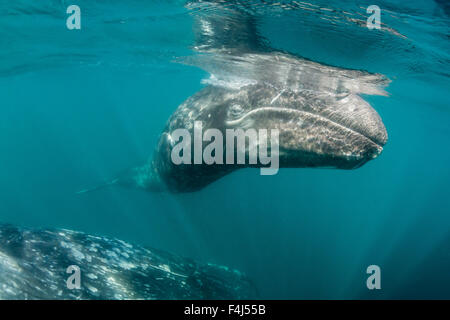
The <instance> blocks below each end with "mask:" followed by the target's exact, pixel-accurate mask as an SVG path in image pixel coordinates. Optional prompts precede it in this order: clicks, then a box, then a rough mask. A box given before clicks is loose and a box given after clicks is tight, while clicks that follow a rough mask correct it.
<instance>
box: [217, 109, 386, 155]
mask: <svg viewBox="0 0 450 320" xmlns="http://www.w3.org/2000/svg"><path fill="white" fill-rule="evenodd" d="M264 111H269V112H280V113H286V112H287V113H292V114H300V115H308V116H312V117H315V118H317V119H320V120H323V121H326V122H331V123H332V124H334V125H336V126H338V127H341V128H343V129H345V130H347V131H351V132H352V133H353V134H357V135H359V136H362V137H363V138H365V139H368V140H370V142H372V143H373V144H375V145H376V146H377V149H378V151H379V153H378V154H380V153H381V151H383V145H384V143H381V142H378V141H376V140H374V139H373V138H372V137H370V136H368V135H367V134H364V133H362V132H360V131H357V130H355V129H354V128H351V127H349V126H347V125H345V124H342V123H339V122H337V121H335V120H332V119H330V118H328V117H326V116H324V115H321V114H317V113H313V112H308V111H303V110H296V109H292V108H284V107H261V108H257V109H253V110H251V111H249V112H247V113H246V114H244V115H243V116H241V117H240V118H238V119H235V120H229V121H226V124H227V125H230V126H233V125H237V124H239V123H241V122H243V121H244V120H245V119H246V118H248V117H250V116H252V115H255V114H258V113H260V112H264Z"/></svg>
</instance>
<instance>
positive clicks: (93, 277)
mask: <svg viewBox="0 0 450 320" xmlns="http://www.w3.org/2000/svg"><path fill="white" fill-rule="evenodd" d="M86 277H88V278H89V279H92V280H95V279H97V278H98V277H97V276H96V275H95V274H93V273H88V274H86Z"/></svg>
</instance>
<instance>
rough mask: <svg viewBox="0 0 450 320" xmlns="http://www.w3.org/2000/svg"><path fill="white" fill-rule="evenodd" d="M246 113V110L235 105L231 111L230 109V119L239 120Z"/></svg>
mask: <svg viewBox="0 0 450 320" xmlns="http://www.w3.org/2000/svg"><path fill="white" fill-rule="evenodd" d="M243 112H244V108H242V106H241V105H239V104H233V105H232V106H231V107H230V109H228V118H231V119H236V118H239V117H240V116H241V115H242V113H243Z"/></svg>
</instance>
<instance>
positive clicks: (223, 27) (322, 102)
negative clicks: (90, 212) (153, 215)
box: [82, 1, 389, 193]
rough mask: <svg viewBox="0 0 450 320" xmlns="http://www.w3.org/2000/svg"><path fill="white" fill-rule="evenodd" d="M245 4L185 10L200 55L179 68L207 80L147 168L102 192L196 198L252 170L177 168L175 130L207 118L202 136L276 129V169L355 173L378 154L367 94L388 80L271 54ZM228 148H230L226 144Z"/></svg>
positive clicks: (375, 120) (206, 4) (196, 4)
mask: <svg viewBox="0 0 450 320" xmlns="http://www.w3.org/2000/svg"><path fill="white" fill-rule="evenodd" d="M240 5H242V4H241V2H233V1H232V2H230V3H228V4H224V3H222V2H216V1H193V2H189V3H188V4H187V8H188V9H190V10H192V12H193V16H194V25H195V27H194V32H195V36H196V42H195V45H194V46H193V50H194V51H196V52H197V54H196V55H195V56H191V57H187V58H184V59H180V61H179V62H182V63H186V64H189V65H194V66H197V67H199V68H202V69H204V70H206V71H207V72H209V74H210V78H209V79H205V80H204V83H205V84H206V86H205V87H204V88H203V89H202V90H200V91H199V92H197V93H195V94H194V95H193V96H191V97H190V98H188V99H187V100H186V101H185V102H184V103H182V104H181V105H180V106H179V107H178V109H177V110H176V111H175V112H174V113H173V115H172V116H171V117H170V119H169V120H168V121H167V124H166V126H165V128H164V129H163V132H162V134H161V136H160V140H159V142H158V144H157V146H156V148H155V150H154V153H153V157H152V158H151V159H150V160H149V161H148V162H147V164H145V165H144V166H140V167H137V168H132V169H131V170H129V171H128V172H127V173H126V174H124V175H123V176H120V177H118V178H116V179H114V180H112V181H111V182H109V183H107V184H105V185H104V186H108V185H115V184H119V185H124V186H132V187H137V188H141V189H145V190H149V191H169V192H174V193H177V192H192V191H197V190H201V189H202V188H204V187H205V186H207V185H209V184H210V183H212V182H214V181H216V180H217V179H219V178H221V177H223V176H224V175H227V174H229V173H231V172H233V171H235V170H237V169H239V168H244V167H249V166H245V165H228V164H225V165H224V164H212V165H211V164H200V165H199V164H196V165H192V164H189V165H188V164H181V165H175V164H173V162H172V161H171V157H170V155H171V151H172V149H173V146H174V145H173V139H172V138H171V133H172V132H173V131H174V130H176V129H180V128H182V129H188V130H189V132H190V133H191V136H192V135H193V132H192V131H193V125H194V122H195V121H202V123H203V128H204V130H207V129H209V128H214V129H218V130H220V132H221V133H222V135H225V130H227V129H243V130H245V129H249V128H252V129H268V130H271V129H278V130H279V139H280V141H279V148H280V150H279V164H280V168H282V167H290V168H307V167H327V168H337V169H354V168H358V167H360V166H362V165H363V164H365V163H366V162H368V161H369V160H372V159H374V158H376V157H377V156H378V155H379V154H380V153H381V151H382V150H383V146H384V145H385V143H386V141H387V132H386V128H385V126H384V124H383V122H382V120H381V118H380V116H379V115H378V113H377V112H376V111H375V110H374V109H373V108H372V107H371V106H370V104H369V103H368V102H367V101H365V100H364V99H363V98H362V97H361V95H363V94H364V95H387V94H386V92H385V91H384V90H383V88H384V87H385V86H387V84H388V83H389V80H388V79H386V78H385V77H384V76H382V75H380V74H372V73H369V72H366V71H360V70H350V69H344V68H338V67H333V66H329V65H325V64H320V63H317V62H313V61H310V60H307V59H304V58H301V57H298V56H294V55H291V54H288V53H285V52H280V51H276V50H274V49H272V48H270V46H269V45H268V43H267V41H266V40H265V39H264V38H263V37H261V36H260V35H259V34H258V31H257V27H256V23H255V17H253V16H252V15H251V14H249V13H248V12H246V10H245V7H240ZM204 147H205V146H203V148H204ZM257 147H258V148H259V147H260V145H258V146H257ZM224 150H225V152H224V154H225V153H226V152H228V150H226V145H224ZM245 152H246V153H248V145H247V150H245ZM251 167H262V165H261V164H259V165H251ZM94 189H97V188H94ZM85 191H89V190H84V191H82V192H85Z"/></svg>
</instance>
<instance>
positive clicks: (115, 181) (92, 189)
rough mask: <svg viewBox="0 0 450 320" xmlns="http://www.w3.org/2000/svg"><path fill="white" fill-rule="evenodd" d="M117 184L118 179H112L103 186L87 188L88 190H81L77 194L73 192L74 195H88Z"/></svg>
mask: <svg viewBox="0 0 450 320" xmlns="http://www.w3.org/2000/svg"><path fill="white" fill-rule="evenodd" d="M118 182H119V179H113V180H111V181H108V182H106V183H104V184H101V185H98V186H95V187H93V188H88V189H83V190H80V191H77V192H75V194H83V193H88V192H92V191H96V190H100V189H104V188H107V187H110V186H113V185H116V184H117V183H118Z"/></svg>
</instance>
